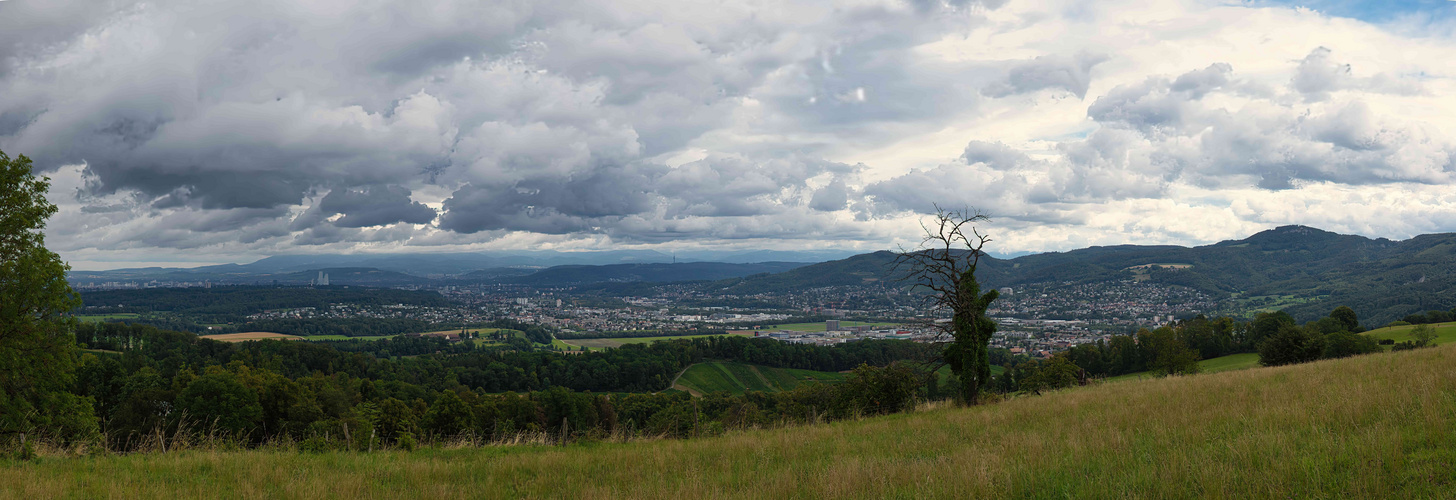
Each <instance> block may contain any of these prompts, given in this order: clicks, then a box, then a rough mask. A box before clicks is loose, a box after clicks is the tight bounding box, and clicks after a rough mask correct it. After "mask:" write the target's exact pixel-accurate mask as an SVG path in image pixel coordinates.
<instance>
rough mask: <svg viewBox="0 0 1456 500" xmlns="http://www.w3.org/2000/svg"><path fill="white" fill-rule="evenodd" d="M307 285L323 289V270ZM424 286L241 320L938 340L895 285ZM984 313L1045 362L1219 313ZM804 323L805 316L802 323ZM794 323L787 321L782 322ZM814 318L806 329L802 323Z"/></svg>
mask: <svg viewBox="0 0 1456 500" xmlns="http://www.w3.org/2000/svg"><path fill="white" fill-rule="evenodd" d="M212 286H213V284H212V283H210V282H206V281H203V282H163V281H145V282H137V281H133V282H111V283H101V284H90V285H87V286H84V287H78V288H80V289H83V290H107V289H141V288H166V287H205V288H210V287H212ZM309 286H315V287H324V286H335V287H337V286H340V285H330V284H329V277H328V275H327V274H325V273H319V274H318V275H317V276H316V277H315V278H314V279H313V280H312V282H311V283H310V285H309ZM395 288H399V289H406V290H431V291H435V292H438V293H440V294H442V295H444V296H445V297H447V298H449V299H451V300H452V301H453V302H454V303H455V304H456V305H455V306H452V307H426V306H415V305H385V306H360V305H343V304H335V305H331V306H330V307H328V308H322V309H320V308H290V309H279V310H270V311H265V312H262V313H257V314H253V315H251V316H248V319H250V320H269V319H320V318H323V319H348V318H378V319H412V320H421V321H427V322H430V323H452V324H476V323H484V322H489V321H492V320H496V319H502V318H505V319H511V320H515V321H519V322H522V323H526V324H535V325H541V326H545V327H549V328H552V329H555V330H556V331H559V332H562V333H565V334H570V335H569V336H570V337H572V338H590V337H592V336H594V335H600V336H601V337H612V336H619V335H621V334H622V332H651V331H656V332H664V333H665V334H671V335H691V334H694V333H702V334H708V333H716V332H727V333H734V334H740V335H751V336H756V337H764V338H771V339H775V340H778V341H782V342H791V343H809V344H818V345H833V344H841V343H846V342H854V341H858V340H863V339H905V340H911V341H915V342H937V341H940V340H942V339H943V337H942V330H941V329H940V328H937V325H936V322H937V321H945V319H944V318H936V317H934V314H931V313H927V307H926V304H925V303H924V301H923V297H922V296H921V295H920V294H917V293H913V292H911V291H907V290H905V289H902V288H895V287H890V286H883V285H880V286H842V287H825V288H816V289H810V290H805V291H800V292H793V293H765V294H755V295H722V294H712V293H705V292H703V291H702V290H700V289H699V288H697V287H694V286H690V285H658V286H655V287H653V288H652V289H653V290H656V292H657V293H656V294H654V295H651V296H621V297H611V296H599V295H592V294H584V293H581V292H580V291H578V290H576V289H574V288H572V287H561V288H532V287H525V286H516V285H505V284H470V285H441V286H435V287H431V286H415V285H411V286H402V287H395ZM999 291H1000V298H998V299H997V300H996V302H995V303H993V305H992V307H991V308H990V309H988V311H987V312H988V313H990V314H991V315H992V316H993V317H994V318H995V320H996V322H997V323H998V324H999V328H998V331H997V332H996V334H995V336H994V337H993V339H992V342H991V345H992V347H1001V348H1006V349H1010V350H1011V351H1012V352H1013V353H1016V354H1026V355H1028V356H1032V357H1040V358H1045V357H1049V356H1051V355H1052V354H1055V353H1057V352H1060V351H1064V350H1066V349H1068V348H1071V347H1072V346H1076V345H1080V344H1085V343H1093V342H1097V341H1099V340H1105V339H1108V338H1109V337H1111V336H1112V335H1117V334H1126V333H1130V332H1135V331H1137V330H1138V329H1139V328H1155V327H1157V326H1159V325H1163V324H1167V323H1170V322H1172V321H1174V320H1176V319H1179V318H1187V317H1191V316H1193V315H1196V314H1200V313H1207V312H1210V311H1213V310H1215V309H1217V306H1218V303H1217V302H1216V301H1215V300H1214V299H1213V298H1211V297H1209V296H1207V295H1205V294H1203V293H1200V292H1198V291H1195V290H1192V289H1189V288H1185V287H1178V286H1169V285H1162V284H1154V283H1148V282H1144V281H1138V280H1126V281H1121V282H1112V283H1099V284H1078V283H1070V282H1065V283H1038V284H1032V285H1027V286H1023V287H1019V288H1015V289H1013V288H1001V289H999ZM807 319H812V321H809V322H808V323H805V321H806V320H807ZM796 322H797V323H798V324H797V325H795V326H792V327H784V326H783V325H785V324H789V323H796ZM807 324H813V325H814V326H812V327H806V326H805V325H807Z"/></svg>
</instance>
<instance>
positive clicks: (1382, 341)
mask: <svg viewBox="0 0 1456 500" xmlns="http://www.w3.org/2000/svg"><path fill="white" fill-rule="evenodd" d="M1394 343H1395V339H1380V345H1391V344H1394Z"/></svg>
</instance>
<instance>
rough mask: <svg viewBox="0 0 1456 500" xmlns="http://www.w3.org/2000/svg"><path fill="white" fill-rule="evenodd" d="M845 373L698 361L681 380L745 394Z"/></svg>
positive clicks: (841, 376)
mask: <svg viewBox="0 0 1456 500" xmlns="http://www.w3.org/2000/svg"><path fill="white" fill-rule="evenodd" d="M840 380H844V374H842V373H831V372H817V371H812V370H794V369H788V368H771V367H767V366H754V365H749V364H745V363H733V362H726V361H713V362H706V363H698V364H695V365H693V366H690V367H688V369H687V371H685V372H683V375H682V377H681V378H679V379H678V383H679V384H682V385H684V386H686V387H688V388H690V389H692V390H695V391H698V392H699V393H708V392H716V391H727V392H731V393H734V394H743V393H744V392H745V391H767V392H776V391H786V390H790V389H793V388H794V387H797V386H798V385H799V384H800V383H803V382H806V381H826V382H838V381H840Z"/></svg>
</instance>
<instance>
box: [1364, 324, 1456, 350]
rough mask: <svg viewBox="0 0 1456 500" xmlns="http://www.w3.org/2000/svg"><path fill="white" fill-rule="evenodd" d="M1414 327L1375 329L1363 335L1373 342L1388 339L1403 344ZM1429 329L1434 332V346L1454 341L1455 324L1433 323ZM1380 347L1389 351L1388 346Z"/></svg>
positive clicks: (1455, 339) (1455, 334)
mask: <svg viewBox="0 0 1456 500" xmlns="http://www.w3.org/2000/svg"><path fill="white" fill-rule="evenodd" d="M1416 326H1417V325H1404V326H1387V327H1385V328H1377V329H1374V330H1370V331H1368V332H1365V335H1368V336H1370V337H1372V338H1374V339H1375V340H1385V339H1390V340H1394V341H1396V342H1404V341H1407V340H1411V336H1410V332H1411V330H1414V329H1415V327H1416ZM1431 327H1432V328H1433V329H1434V330H1435V331H1436V340H1435V341H1434V342H1435V343H1436V345H1441V344H1446V343H1450V342H1453V341H1456V323H1435V324H1432V325H1431ZM1381 347H1384V348H1385V349H1386V350H1390V346H1388V345H1387V346H1381Z"/></svg>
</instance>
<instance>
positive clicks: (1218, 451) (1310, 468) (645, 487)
mask: <svg viewBox="0 0 1456 500" xmlns="http://www.w3.org/2000/svg"><path fill="white" fill-rule="evenodd" d="M1453 360H1456V345H1445V346H1441V347H1436V348H1430V349H1420V350H1415V351H1406V352H1401V353H1387V354H1375V355H1369V356H1359V357H1354V358H1346V359H1339V360H1329V361H1320V362H1314V363H1308V364H1301V365H1292V366H1285V367H1277V368H1257V369H1250V370H1242V371H1235V372H1224V373H1217V374H1209V375H1196V376H1187V377H1172V378H1163V379H1156V380H1135V381H1126V382H1118V383H1107V384H1100V385H1093V386H1087V387H1082V388H1075V389H1069V390H1064V391H1060V392H1056V393H1051V394H1048V395H1044V396H1039V397H1024V398H1016V399H1012V400H1010V401H1005V402H1001V403H995V404H990V405H985V406H980V407H975V408H969V409H951V408H942V409H934V410H929V411H921V412H917V413H911V414H899V415H892V416H888V417H878V418H870V419H864V420H859V421H844V422H838V423H833V424H827V425H810V426H797V427H787V428H782V429H775V430H759V431H744V432H736V433H730V434H729V435H727V436H724V437H717V438H703V439H690V440H658V441H648V442H632V443H618V444H613V443H604V442H601V443H587V444H576V445H572V446H568V447H564V448H557V447H538V446H506V447H493V448H485V449H477V448H428V449H423V450H419V451H415V452H412V453H410V452H400V451H391V452H379V453H370V454H364V453H324V454H300V453H298V452H296V451H292V450H290V449H287V448H286V447H285V448H283V449H279V450H273V451H263V450H260V451H190V452H180V453H169V454H136V455H125V456H109V457H93V458H82V459H43V460H42V461H40V462H39V463H32V464H12V465H9V466H6V467H3V468H0V497H4V498H36V497H51V496H74V497H106V496H124V497H154V498H155V497H177V496H182V497H199V496H267V497H280V496H281V497H290V498H344V497H349V498H357V497H401V496H403V497H421V496H431V497H466V496H468V497H480V496H485V497H499V498H519V497H547V496H550V497H572V498H620V497H624V496H630V497H637V498H696V497H730V498H762V497H774V498H786V497H813V498H849V497H855V498H863V497H877V498H884V497H903V498H1007V497H1023V498H1025V497H1031V498H1040V497H1047V498H1051V497H1057V498H1061V497H1065V496H1075V497H1077V498H1126V497H1142V498H1188V497H1220V498H1275V497H1277V498H1290V497H1300V498H1312V497H1313V498H1323V497H1347V496H1348V497H1364V498H1449V497H1450V496H1452V495H1453V494H1456V483H1453V482H1452V480H1451V478H1452V477H1453V476H1456V451H1453V450H1456V437H1453V436H1456V419H1453V417H1452V415H1451V412H1450V397H1449V394H1450V393H1451V392H1452V391H1456V363H1453V362H1452V361H1453ZM1414 374H1420V375H1419V376H1418V377H1417V376H1414ZM98 477H105V478H107V479H106V480H105V481H97V480H95V478H98Z"/></svg>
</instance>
